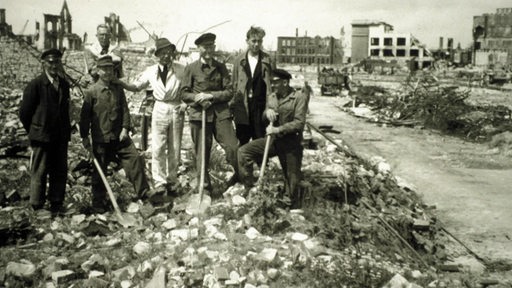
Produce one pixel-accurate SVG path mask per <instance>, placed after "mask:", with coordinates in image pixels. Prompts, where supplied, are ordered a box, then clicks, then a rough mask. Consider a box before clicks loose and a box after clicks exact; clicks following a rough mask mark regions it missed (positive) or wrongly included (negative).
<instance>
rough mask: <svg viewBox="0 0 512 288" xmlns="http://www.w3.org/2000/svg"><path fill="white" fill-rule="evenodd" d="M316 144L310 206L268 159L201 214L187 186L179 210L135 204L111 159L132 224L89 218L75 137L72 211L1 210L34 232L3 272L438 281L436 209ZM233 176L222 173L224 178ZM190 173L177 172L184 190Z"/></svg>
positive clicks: (161, 282)
mask: <svg viewBox="0 0 512 288" xmlns="http://www.w3.org/2000/svg"><path fill="white" fill-rule="evenodd" d="M319 142H320V141H319ZM318 146H320V147H321V148H320V149H319V150H305V155H304V163H305V165H304V167H303V171H304V181H303V182H302V183H301V186H302V191H303V193H302V194H303V203H304V208H303V209H302V210H288V208H287V205H288V204H289V198H288V197H287V196H286V195H283V192H282V191H283V190H284V189H283V184H282V183H283V182H282V179H281V177H282V176H281V174H280V172H279V170H280V168H279V164H278V161H277V159H272V160H271V162H270V163H269V167H268V169H269V171H268V173H267V175H268V176H267V177H268V178H266V181H265V185H264V189H263V191H258V190H257V189H253V190H252V191H251V193H250V195H249V196H248V197H246V198H245V197H243V196H242V193H243V192H244V188H243V187H242V186H241V185H240V184H237V185H235V186H233V187H231V188H229V189H227V190H225V191H224V193H223V194H222V195H219V196H218V197H217V198H216V199H214V201H213V204H212V206H211V207H210V208H209V210H207V212H206V214H205V215H195V216H194V215H188V214H187V213H186V211H185V210H186V209H185V208H186V205H187V201H188V196H189V194H188V193H187V192H188V189H190V188H191V187H190V186H185V187H184V189H183V190H182V195H181V196H180V197H178V198H177V199H176V202H175V205H174V207H171V206H152V205H151V204H148V203H141V202H131V201H130V200H129V199H130V198H131V197H130V193H132V188H131V187H130V185H129V183H127V181H126V180H125V177H124V176H123V173H122V170H117V169H116V167H115V165H114V167H112V169H109V174H110V176H108V179H109V183H110V184H111V185H112V189H113V190H114V192H115V194H116V197H117V198H118V201H119V202H120V203H122V204H121V206H122V209H123V211H126V212H127V213H126V214H129V215H131V216H130V217H131V218H133V219H135V220H134V221H133V223H132V225H130V226H129V227H125V226H123V225H122V223H120V222H119V221H118V219H117V218H116V216H115V214H114V213H113V212H110V213H106V214H102V215H98V214H92V215H91V214H87V213H81V211H83V209H82V208H83V207H85V206H87V205H89V203H90V198H89V197H90V191H89V187H90V184H89V183H90V174H89V172H88V171H90V166H88V165H87V161H85V162H84V159H86V155H85V151H83V149H82V148H81V146H79V139H78V137H76V135H75V136H74V137H73V139H72V144H71V145H70V153H69V154H70V170H71V171H70V174H69V178H68V180H69V181H68V182H69V183H68V184H69V187H68V188H69V189H68V197H67V200H66V206H67V207H68V210H70V211H72V213H69V214H68V215H66V216H64V217H62V218H60V217H59V218H53V219H52V218H51V217H50V215H40V214H34V213H33V212H31V211H30V210H27V209H25V208H23V207H22V206H19V205H20V203H22V202H14V203H10V204H9V205H8V206H6V207H5V208H3V209H2V210H0V213H3V215H15V214H13V213H11V211H13V210H18V211H24V212H23V213H28V215H25V216H24V217H21V218H23V219H30V221H29V222H28V223H30V224H31V226H28V227H27V226H23V225H22V224H24V223H23V222H21V223H19V225H18V226H17V227H20V228H19V229H18V230H20V231H26V232H27V233H25V234H23V233H14V232H13V233H11V234H9V235H10V237H11V239H13V238H14V240H11V241H10V243H11V244H10V245H4V246H3V247H2V248H0V259H2V260H0V266H1V267H7V269H6V270H5V275H3V279H1V278H0V280H1V281H3V282H2V283H5V284H6V285H16V284H18V285H22V286H25V287H28V286H40V285H41V284H42V283H47V285H54V286H50V287H57V286H58V285H73V284H74V285H78V286H80V287H109V286H108V285H111V284H112V283H115V285H119V286H121V287H146V286H145V285H150V283H153V284H151V285H156V286H148V287H200V286H201V285H203V287H227V286H235V287H332V286H337V285H339V283H344V285H347V286H346V287H382V286H383V285H384V284H386V283H387V282H388V281H390V279H391V278H392V277H393V276H394V275H395V277H398V276H396V275H399V276H400V275H401V276H400V277H402V276H403V277H406V278H403V277H402V278H403V279H402V278H400V279H402V280H405V281H411V282H414V283H419V284H425V283H427V284H428V283H430V282H432V281H434V279H435V273H434V272H433V270H431V266H436V265H438V264H440V263H443V262H444V260H445V259H446V254H445V253H443V245H442V241H441V240H439V239H438V238H437V236H436V234H438V233H437V232H438V228H437V227H436V221H435V219H434V218H432V217H431V216H430V213H429V210H430V208H429V207H426V206H424V205H422V204H421V202H420V201H419V199H418V198H417V196H416V194H415V193H414V191H413V190H412V188H411V187H409V186H408V185H407V184H405V183H403V182H401V181H398V180H397V179H396V178H395V177H393V176H392V174H391V173H390V171H389V165H387V164H386V163H385V162H383V160H382V159H379V158H373V159H370V160H368V161H362V160H361V159H353V158H348V157H346V156H345V155H343V154H341V153H339V152H338V151H336V147H335V146H333V145H325V144H324V143H319V145H318ZM215 153H218V152H215ZM215 153H214V154H215ZM214 158H215V156H214ZM219 158H220V157H219ZM187 160H190V159H187ZM185 162H186V161H185ZM215 166H216V167H224V165H222V163H217V164H215ZM2 170H3V167H2ZM229 173H230V171H226V170H224V171H221V172H218V174H216V175H217V176H216V177H226V179H227V178H229V177H227V176H228V175H229ZM24 174H25V175H28V173H27V172H24ZM192 174H194V173H192V171H189V172H185V173H184V175H182V176H181V179H182V180H183V182H184V183H183V184H184V185H188V184H190V183H188V182H187V179H191V177H193V176H191V175H192ZM2 181H4V180H3V179H2ZM187 183H188V184H187ZM190 185H192V184H190ZM345 192H346V193H345ZM345 194H346V195H347V197H346V198H345ZM363 203H367V204H368V205H370V206H371V207H374V208H373V209H369V208H368V207H367V206H365V204H363ZM379 217H381V218H383V219H384V220H385V221H387V222H388V223H389V224H390V225H391V226H392V227H393V229H395V230H396V231H398V233H400V235H401V236H402V237H403V238H404V239H407V242H408V243H410V245H412V246H414V247H415V248H416V251H418V253H420V254H421V257H422V258H423V260H422V261H424V262H426V263H428V264H427V265H428V266H425V265H423V264H422V261H418V259H415V256H414V254H413V253H411V251H408V250H407V248H406V247H405V246H404V243H402V242H400V241H399V240H398V239H397V238H396V236H394V235H393V234H392V233H391V232H390V231H389V229H386V228H385V227H384V225H383V224H382V223H381V222H380V220H379ZM7 218H9V217H7ZM26 223H27V222H26V221H25V224H26ZM12 227H16V226H14V225H12ZM12 243H17V245H14V246H13V245H12ZM420 271H421V272H420ZM412 275H414V276H412ZM395 277H393V278H395ZM406 279H408V280H406ZM137 285H139V286H137ZM452 287H453V286H452Z"/></svg>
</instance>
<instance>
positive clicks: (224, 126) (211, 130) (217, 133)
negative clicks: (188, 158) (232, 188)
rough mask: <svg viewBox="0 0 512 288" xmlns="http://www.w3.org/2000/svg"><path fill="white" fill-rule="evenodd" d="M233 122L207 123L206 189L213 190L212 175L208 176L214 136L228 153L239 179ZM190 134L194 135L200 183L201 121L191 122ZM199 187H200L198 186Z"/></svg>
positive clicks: (193, 140)
mask: <svg viewBox="0 0 512 288" xmlns="http://www.w3.org/2000/svg"><path fill="white" fill-rule="evenodd" d="M232 123H233V122H232V121H231V119H224V120H214V121H213V122H209V123H206V130H205V136H206V137H205V140H206V142H205V174H204V176H205V177H204V179H205V183H204V188H205V189H206V190H211V181H210V175H209V174H208V167H209V165H210V151H211V149H212V138H213V137H212V136H214V137H215V140H216V141H217V143H219V145H220V146H221V147H222V149H224V151H225V152H226V161H227V162H228V163H229V164H230V165H231V166H232V167H233V169H234V170H235V176H236V177H238V176H237V175H238V166H237V160H236V159H237V157H236V153H237V149H238V140H237V138H236V136H235V129H233V124H232ZM190 133H191V135H192V142H193V143H194V153H195V156H196V169H197V180H198V183H199V179H200V175H201V161H202V159H201V143H202V139H201V134H202V128H201V121H190ZM198 187H199V185H198Z"/></svg>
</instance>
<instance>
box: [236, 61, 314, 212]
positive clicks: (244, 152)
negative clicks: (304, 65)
mask: <svg viewBox="0 0 512 288" xmlns="http://www.w3.org/2000/svg"><path fill="white" fill-rule="evenodd" d="M290 79H291V75H290V73H288V72H287V71H285V70H282V69H276V70H274V71H273V77H272V80H271V84H272V91H273V93H272V94H271V95H270V96H269V99H268V101H267V107H266V109H265V112H264V115H265V117H266V118H267V119H268V120H269V121H270V123H271V124H270V125H269V126H268V127H267V129H266V132H267V137H268V135H271V137H272V138H271V143H270V149H269V152H268V156H269V157H273V156H276V155H277V157H279V162H280V163H281V167H282V169H283V174H284V179H285V192H286V193H287V194H288V195H290V198H291V200H292V207H291V208H299V206H300V201H299V197H298V188H299V187H298V186H299V182H300V180H301V176H302V175H301V165H302V154H303V148H302V144H301V143H302V132H303V130H304V125H305V123H306V112H307V109H308V103H309V96H308V95H307V94H304V93H302V92H301V91H295V90H294V89H293V88H291V87H290ZM265 141H266V139H265V138H259V139H256V140H253V141H251V142H249V143H247V144H245V145H243V146H242V147H240V148H239V150H238V168H239V170H240V171H239V173H240V179H241V181H242V183H243V184H244V186H245V188H246V190H247V189H249V188H250V187H251V186H253V185H254V179H253V176H252V175H253V173H252V167H253V164H254V163H255V162H256V163H258V162H261V159H262V158H263V153H264V150H265Z"/></svg>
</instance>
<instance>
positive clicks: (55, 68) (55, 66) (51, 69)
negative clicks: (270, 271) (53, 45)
mask: <svg viewBox="0 0 512 288" xmlns="http://www.w3.org/2000/svg"><path fill="white" fill-rule="evenodd" d="M61 65H62V62H61V60H60V58H58V57H53V56H50V57H47V58H46V59H45V60H43V68H44V70H45V71H46V72H47V73H48V74H50V76H52V77H57V75H58V74H59V71H60V70H61Z"/></svg>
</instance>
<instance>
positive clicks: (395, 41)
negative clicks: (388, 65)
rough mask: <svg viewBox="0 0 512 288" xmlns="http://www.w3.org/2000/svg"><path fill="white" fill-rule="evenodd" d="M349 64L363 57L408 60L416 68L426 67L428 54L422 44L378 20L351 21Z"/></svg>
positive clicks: (428, 61) (429, 56) (428, 63)
mask: <svg viewBox="0 0 512 288" xmlns="http://www.w3.org/2000/svg"><path fill="white" fill-rule="evenodd" d="M351 51H352V53H351V55H352V58H351V60H352V61H351V62H352V63H358V62H360V61H362V60H365V59H371V60H384V61H397V62H402V63H405V62H408V61H414V62H415V63H416V64H417V66H418V67H419V68H423V67H427V66H430V64H431V63H432V60H433V59H432V57H431V55H430V52H429V51H428V49H426V47H425V46H424V45H423V44H421V43H420V41H419V40H418V39H416V38H415V37H414V36H412V35H411V34H410V33H397V32H395V31H394V30H393V26H392V25H390V24H388V23H385V22H382V21H368V20H355V21H353V22H352V49H351Z"/></svg>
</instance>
